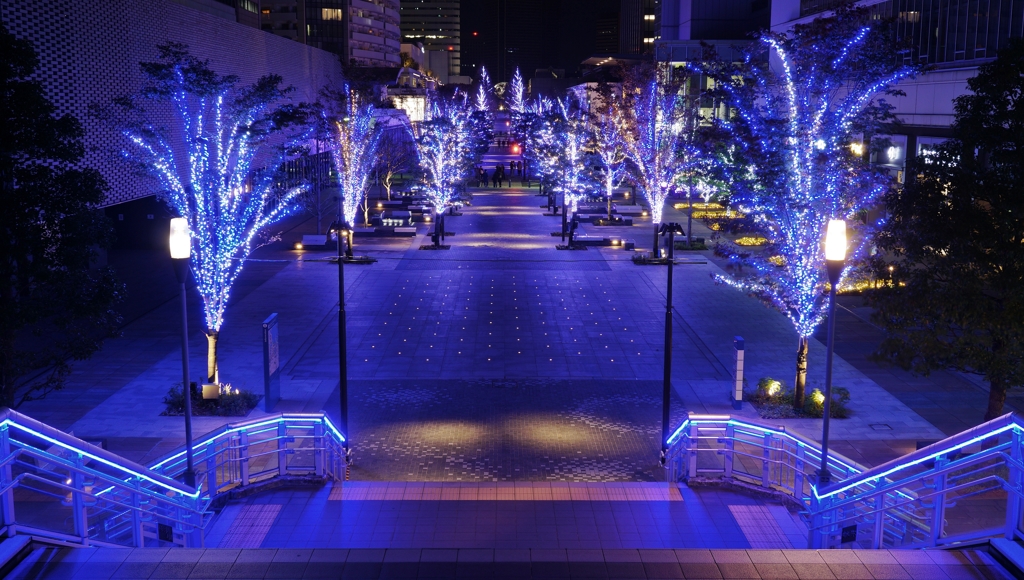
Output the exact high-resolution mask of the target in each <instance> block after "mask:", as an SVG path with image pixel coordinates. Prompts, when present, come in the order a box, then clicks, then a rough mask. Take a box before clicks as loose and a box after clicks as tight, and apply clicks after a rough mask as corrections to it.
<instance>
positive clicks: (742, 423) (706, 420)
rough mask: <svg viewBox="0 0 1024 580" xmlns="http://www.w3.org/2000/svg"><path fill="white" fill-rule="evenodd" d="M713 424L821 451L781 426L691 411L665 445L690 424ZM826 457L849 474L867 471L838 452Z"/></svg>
mask: <svg viewBox="0 0 1024 580" xmlns="http://www.w3.org/2000/svg"><path fill="white" fill-rule="evenodd" d="M713 424H725V425H731V426H733V427H736V426H739V427H745V428H749V429H753V430H756V431H760V432H763V433H771V434H772V435H775V436H778V437H782V438H785V439H790V440H792V441H793V442H795V443H797V444H799V445H803V446H804V447H808V448H810V449H811V450H814V451H817V452H818V453H819V454H820V453H821V448H820V446H819V444H818V443H816V442H814V441H811V440H809V439H805V438H804V437H803V436H801V435H799V434H797V433H791V432H789V431H786V428H785V427H782V426H774V427H773V426H769V425H765V424H762V423H759V422H757V421H752V420H750V419H737V418H735V417H732V416H731V415H698V414H693V413H691V414H690V415H689V416H688V417H687V418H686V420H684V421H683V423H682V424H681V425H680V426H679V427H678V428H677V429H676V430H675V431H674V432H673V433H672V435H671V436H670V437H669V438H668V439H667V440H666V446H668V447H671V446H672V445H673V444H675V443H676V442H677V440H678V439H679V438H680V437H681V436H682V435H683V433H685V432H686V430H687V428H688V427H689V426H690V425H695V426H697V427H700V426H701V425H713ZM828 457H829V461H830V462H835V463H837V464H839V465H841V466H843V467H844V468H846V469H847V471H848V472H849V473H851V474H852V473H861V472H864V471H867V468H866V467H864V466H862V465H860V464H858V463H856V462H854V461H851V460H850V459H847V458H846V457H843V456H842V455H840V454H838V453H829V456H828ZM845 481H846V480H844V482H845Z"/></svg>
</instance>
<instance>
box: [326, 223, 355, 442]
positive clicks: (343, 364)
mask: <svg viewBox="0 0 1024 580" xmlns="http://www.w3.org/2000/svg"><path fill="white" fill-rule="evenodd" d="M329 229H330V232H331V233H333V234H334V235H335V236H337V239H338V399H339V403H340V408H339V411H340V412H341V417H340V419H339V423H340V424H339V425H338V428H339V429H340V430H341V433H342V434H343V435H344V436H345V441H344V442H343V445H344V447H345V460H346V461H348V460H349V441H350V439H351V436H350V435H349V432H348V344H347V343H346V341H345V338H346V332H345V257H344V255H343V254H342V245H343V244H344V243H345V242H351V240H349V238H348V236H349V228H348V226H347V225H346V224H345V222H343V221H336V222H334V223H332V224H331V226H330V228H329Z"/></svg>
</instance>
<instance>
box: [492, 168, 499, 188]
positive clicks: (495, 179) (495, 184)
mask: <svg viewBox="0 0 1024 580" xmlns="http://www.w3.org/2000/svg"><path fill="white" fill-rule="evenodd" d="M491 187H493V188H495V189H497V188H498V168H497V167H495V168H494V173H492V174H491Z"/></svg>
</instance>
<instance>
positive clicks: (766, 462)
mask: <svg viewBox="0 0 1024 580" xmlns="http://www.w3.org/2000/svg"><path fill="white" fill-rule="evenodd" d="M772 439H773V437H772V434H771V433H765V434H764V447H763V448H762V450H761V457H762V460H761V487H771V485H772V478H771V465H772V463H771V459H772Z"/></svg>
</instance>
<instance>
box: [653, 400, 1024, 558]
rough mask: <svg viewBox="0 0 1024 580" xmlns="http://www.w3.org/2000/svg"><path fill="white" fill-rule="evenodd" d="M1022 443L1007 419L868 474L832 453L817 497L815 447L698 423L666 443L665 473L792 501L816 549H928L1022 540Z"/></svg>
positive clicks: (788, 437) (741, 427)
mask: <svg viewBox="0 0 1024 580" xmlns="http://www.w3.org/2000/svg"><path fill="white" fill-rule="evenodd" d="M1022 441H1024V420H1022V419H1021V417H1019V416H1017V415H1015V414H1008V415H1004V416H1003V417H999V418H998V419H994V420H992V421H989V422H987V423H984V424H982V425H979V426H977V427H974V428H972V429H969V430H967V431H964V432H963V433H960V434H958V435H954V436H952V437H949V438H947V439H945V440H943V441H939V442H938V443H934V444H932V445H929V446H928V447H925V448H923V449H920V450H918V451H915V452H913V453H909V454H907V455H905V456H903V457H900V458H898V459H895V460H892V461H888V462H886V463H883V464H881V465H878V466H875V467H872V468H870V469H869V468H865V467H863V466H861V465H859V464H857V463H856V462H854V461H851V460H849V459H847V458H845V457H843V456H842V455H839V454H836V453H830V454H829V466H830V470H831V472H832V475H833V479H832V481H831V482H830V483H829V484H828V485H827V486H825V487H823V488H822V489H820V490H819V489H817V486H816V482H815V481H814V479H815V478H814V469H813V468H814V467H815V466H816V465H818V464H819V463H820V459H821V449H820V446H819V445H818V444H817V443H816V442H813V441H810V440H808V439H806V438H804V437H801V436H800V435H798V434H795V433H791V432H788V431H786V429H785V428H784V427H775V426H771V425H768V424H766V423H762V422H760V421H752V420H749V419H740V418H735V417H731V416H728V415H695V414H694V415H690V416H689V417H688V418H687V419H686V420H685V421H684V422H683V424H682V425H680V427H679V428H678V429H676V431H675V432H674V433H673V434H672V436H671V437H669V439H668V441H667V445H668V447H669V450H668V453H667V454H666V467H668V468H669V469H670V470H671V471H670V472H671V475H672V477H673V478H674V479H677V480H691V479H694V478H697V477H699V476H704V477H711V478H721V479H728V480H734V481H741V482H745V483H748V484H753V485H759V486H761V487H763V488H768V489H773V490H775V491H778V492H781V493H784V494H786V495H789V496H790V497H792V498H794V499H795V500H797V501H798V502H799V503H800V504H801V505H803V506H804V507H805V509H806V511H805V512H804V513H803V514H802V515H803V516H804V519H805V521H806V522H807V523H808V530H809V535H808V538H809V539H808V544H809V547H812V548H830V547H840V546H852V547H864V548H882V547H930V546H941V545H947V544H950V543H955V542H963V541H971V540H978V539H983V538H987V537H991V536H992V535H994V534H995V535H1005V536H1006V537H1008V538H1017V537H1024V512H1022V506H1024V448H1022ZM961 455H962V456H961ZM972 502H985V507H986V508H988V509H987V510H985V511H986V513H990V512H992V511H993V510H992V507H993V504H994V505H996V506H999V509H1001V510H1004V511H1005V518H1002V519H1001V520H1000V521H995V520H994V519H993V518H989V519H990V520H992V521H986V520H984V518H979V517H978V516H977V514H976V513H975V512H972V511H971V510H972V506H973V504H972ZM1003 504H1005V505H1003ZM960 510H962V511H963V514H965V517H960V514H959V513H958V512H960ZM966 516H969V517H966ZM965 522H966V523H965ZM965 525H966V526H967V528H969V529H957V528H958V527H964V526H965Z"/></svg>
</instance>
